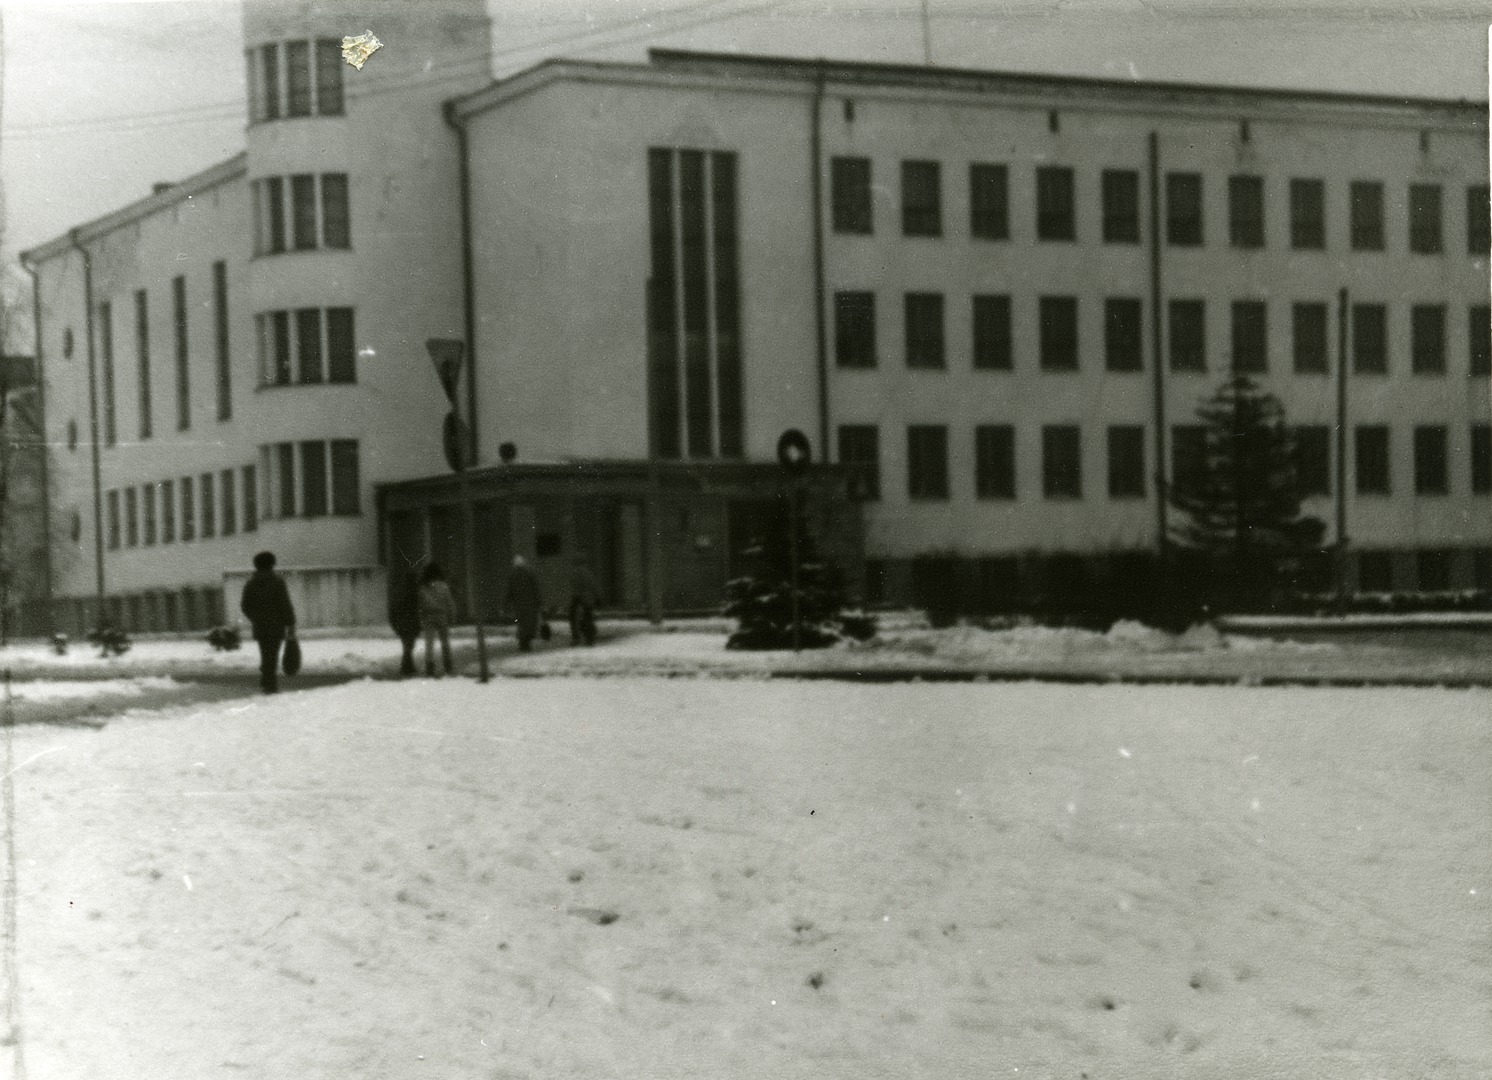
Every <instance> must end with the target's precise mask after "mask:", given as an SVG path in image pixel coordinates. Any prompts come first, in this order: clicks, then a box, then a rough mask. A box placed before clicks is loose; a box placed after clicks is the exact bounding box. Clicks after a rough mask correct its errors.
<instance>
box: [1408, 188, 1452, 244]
mask: <svg viewBox="0 0 1492 1080" xmlns="http://www.w3.org/2000/svg"><path fill="white" fill-rule="evenodd" d="M1443 207H1444V198H1443V196H1442V190H1441V186H1440V185H1439V184H1410V185H1409V244H1408V248H1409V252H1410V254H1411V255H1439V254H1440V253H1441V252H1442V251H1444V250H1445V228H1444V209H1443Z"/></svg>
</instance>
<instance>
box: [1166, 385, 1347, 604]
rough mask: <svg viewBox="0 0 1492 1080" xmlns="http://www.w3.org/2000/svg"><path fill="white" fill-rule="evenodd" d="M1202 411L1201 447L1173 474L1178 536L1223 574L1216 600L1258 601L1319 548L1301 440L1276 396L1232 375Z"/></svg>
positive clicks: (1217, 584)
mask: <svg viewBox="0 0 1492 1080" xmlns="http://www.w3.org/2000/svg"><path fill="white" fill-rule="evenodd" d="M1197 417H1198V419H1200V420H1201V421H1202V423H1203V425H1204V426H1205V438H1204V442H1203V450H1202V454H1201V457H1200V459H1198V460H1194V461H1187V462H1182V463H1179V466H1180V467H1179V468H1178V469H1177V475H1176V476H1175V477H1173V480H1172V485H1171V491H1170V501H1171V504H1172V505H1173V506H1175V507H1176V508H1177V509H1178V510H1180V511H1181V512H1182V513H1183V514H1184V515H1185V520H1184V521H1182V522H1181V523H1180V524H1179V525H1177V526H1176V527H1175V528H1174V529H1173V537H1174V539H1175V540H1176V541H1177V542H1178V543H1179V544H1180V545H1181V546H1182V547H1183V548H1185V549H1189V550H1190V551H1191V552H1194V553H1197V554H1200V555H1202V556H1203V557H1204V558H1203V560H1202V561H1204V562H1205V563H1206V564H1207V565H1208V566H1209V567H1210V568H1212V569H1213V570H1215V571H1219V572H1220V573H1221V579H1220V580H1217V581H1215V582H1213V583H1212V587H1211V588H1209V589H1208V590H1207V591H1208V592H1209V593H1210V594H1211V599H1212V601H1213V602H1214V603H1224V604H1227V605H1229V606H1231V607H1233V608H1235V609H1237V608H1238V607H1240V606H1244V607H1246V606H1256V605H1259V604H1262V603H1264V602H1266V601H1267V600H1268V599H1269V597H1270V596H1271V594H1273V593H1275V592H1276V591H1277V590H1278V587H1279V584H1280V581H1281V576H1282V572H1283V571H1284V570H1285V569H1286V568H1287V567H1288V566H1289V565H1290V564H1291V563H1292V562H1293V561H1294V560H1298V559H1299V558H1300V557H1301V556H1303V555H1305V554H1306V553H1307V552H1309V551H1311V550H1312V549H1314V548H1317V547H1319V546H1320V543H1321V537H1322V534H1323V533H1324V531H1325V525H1324V523H1323V522H1321V521H1320V520H1319V519H1316V518H1310V517H1302V516H1301V513H1300V501H1301V490H1300V484H1299V481H1298V479H1297V476H1296V456H1295V438H1294V434H1293V433H1292V431H1291V430H1290V428H1289V427H1288V426H1287V425H1286V423H1285V410H1284V407H1283V406H1282V405H1281V404H1280V401H1279V399H1278V398H1276V397H1275V396H1274V395H1273V394H1271V393H1269V392H1268V391H1266V390H1264V389H1263V388H1262V387H1260V386H1259V385H1258V384H1257V383H1255V382H1253V381H1252V380H1251V379H1249V378H1248V376H1246V375H1234V376H1233V377H1232V378H1230V379H1229V380H1228V381H1227V382H1225V383H1224V384H1223V385H1222V386H1221V387H1220V388H1219V389H1218V390H1217V392H1216V393H1215V394H1214V395H1213V396H1212V397H1211V398H1209V399H1207V400H1206V401H1204V402H1203V403H1202V404H1201V405H1200V406H1199V407H1198V409H1197Z"/></svg>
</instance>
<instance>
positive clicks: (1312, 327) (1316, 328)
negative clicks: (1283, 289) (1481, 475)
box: [1291, 302, 1330, 375]
mask: <svg viewBox="0 0 1492 1080" xmlns="http://www.w3.org/2000/svg"><path fill="white" fill-rule="evenodd" d="M1291 328H1292V330H1293V335H1292V344H1293V346H1294V352H1295V373H1296V374H1297V375H1325V374H1326V373H1327V370H1328V367H1329V361H1330V357H1329V355H1328V350H1327V342H1326V305H1325V304H1321V303H1314V302H1306V303H1300V304H1295V305H1294V306H1293V307H1292V308H1291Z"/></svg>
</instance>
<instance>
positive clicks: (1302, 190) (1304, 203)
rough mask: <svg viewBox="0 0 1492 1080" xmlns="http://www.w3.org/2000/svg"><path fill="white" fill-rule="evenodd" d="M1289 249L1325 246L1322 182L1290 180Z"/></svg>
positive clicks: (1303, 249)
mask: <svg viewBox="0 0 1492 1080" xmlns="http://www.w3.org/2000/svg"><path fill="white" fill-rule="evenodd" d="M1290 246H1291V247H1293V248H1295V249H1297V250H1302V251H1312V250H1320V249H1321V248H1324V247H1326V182H1325V181H1324V180H1302V179H1295V180H1291V181H1290Z"/></svg>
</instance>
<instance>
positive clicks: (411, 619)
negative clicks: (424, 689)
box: [389, 568, 420, 677]
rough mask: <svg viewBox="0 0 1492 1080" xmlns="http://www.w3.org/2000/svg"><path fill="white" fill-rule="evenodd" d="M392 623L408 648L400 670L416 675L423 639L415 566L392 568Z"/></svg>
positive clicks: (390, 580) (403, 672)
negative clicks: (417, 654)
mask: <svg viewBox="0 0 1492 1080" xmlns="http://www.w3.org/2000/svg"><path fill="white" fill-rule="evenodd" d="M389 626H390V628H391V629H392V630H393V631H394V633H395V634H397V635H398V637H399V644H400V645H401V646H403V648H404V655H403V656H402V657H401V658H400V660H399V674H400V675H403V676H405V677H408V676H410V675H413V674H414V673H415V666H414V647H415V645H416V644H418V643H419V640H420V579H419V578H418V577H417V576H416V575H415V572H414V571H413V570H409V569H404V568H395V569H392V570H390V572H389Z"/></svg>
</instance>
